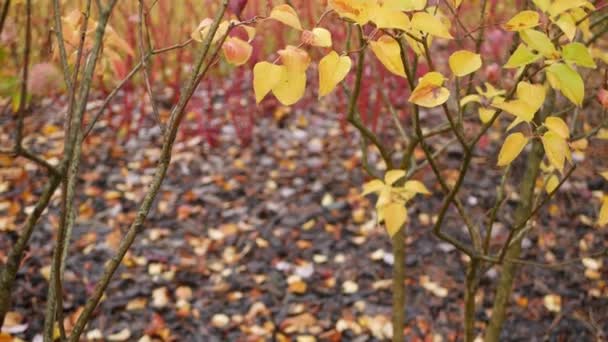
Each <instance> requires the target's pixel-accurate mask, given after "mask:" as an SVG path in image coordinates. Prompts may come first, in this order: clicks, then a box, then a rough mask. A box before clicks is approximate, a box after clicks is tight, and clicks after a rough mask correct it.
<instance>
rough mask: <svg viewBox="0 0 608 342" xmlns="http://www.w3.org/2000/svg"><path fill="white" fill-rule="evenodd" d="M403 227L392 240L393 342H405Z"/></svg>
mask: <svg viewBox="0 0 608 342" xmlns="http://www.w3.org/2000/svg"><path fill="white" fill-rule="evenodd" d="M405 230H406V228H405V226H404V227H402V228H401V229H400V230H399V231H398V232H397V233H396V234H395V235H394V236H393V238H392V243H393V255H394V256H395V262H394V263H393V342H403V329H404V327H405V240H404V235H405V234H404V232H405Z"/></svg>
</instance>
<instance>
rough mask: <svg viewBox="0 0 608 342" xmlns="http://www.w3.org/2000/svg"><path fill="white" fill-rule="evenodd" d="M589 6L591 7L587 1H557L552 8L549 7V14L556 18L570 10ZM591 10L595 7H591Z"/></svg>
mask: <svg viewBox="0 0 608 342" xmlns="http://www.w3.org/2000/svg"><path fill="white" fill-rule="evenodd" d="M588 4H589V5H591V3H589V1H587V0H555V1H554V2H553V3H552V4H551V6H549V8H548V12H549V15H551V16H552V17H555V16H558V15H560V14H562V13H563V12H566V11H568V10H570V9H573V8H576V7H581V6H586V5H588ZM591 9H593V5H591Z"/></svg>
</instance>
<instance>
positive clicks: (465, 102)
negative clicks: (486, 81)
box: [460, 94, 481, 107]
mask: <svg viewBox="0 0 608 342" xmlns="http://www.w3.org/2000/svg"><path fill="white" fill-rule="evenodd" d="M472 102H475V103H481V96H479V95H476V94H471V95H467V96H465V97H463V98H462V99H460V107H464V106H466V105H468V104H469V103H472Z"/></svg>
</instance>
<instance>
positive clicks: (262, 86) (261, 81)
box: [253, 62, 285, 103]
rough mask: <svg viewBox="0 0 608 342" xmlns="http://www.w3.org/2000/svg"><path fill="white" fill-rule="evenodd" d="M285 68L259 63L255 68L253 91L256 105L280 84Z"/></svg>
mask: <svg viewBox="0 0 608 342" xmlns="http://www.w3.org/2000/svg"><path fill="white" fill-rule="evenodd" d="M284 68H285V67H284V66H281V65H276V64H272V63H268V62H259V63H257V64H256V65H255V66H254V67H253V91H254V93H255V101H256V103H260V102H261V101H262V100H263V99H264V97H265V96H266V94H268V92H270V91H271V90H272V88H273V87H274V86H275V85H276V84H277V83H279V81H280V80H281V77H282V76H283V72H284V70H283V69H284Z"/></svg>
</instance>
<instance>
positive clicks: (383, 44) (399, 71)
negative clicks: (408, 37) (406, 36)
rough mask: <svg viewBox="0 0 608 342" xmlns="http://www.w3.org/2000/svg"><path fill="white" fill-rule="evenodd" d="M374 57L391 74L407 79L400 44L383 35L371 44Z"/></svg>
mask: <svg viewBox="0 0 608 342" xmlns="http://www.w3.org/2000/svg"><path fill="white" fill-rule="evenodd" d="M369 43H370V45H371V47H372V51H373V52H374V55H376V57H377V58H378V59H379V60H380V62H381V63H382V64H383V65H384V66H385V67H386V68H387V69H388V71H390V72H391V73H393V74H395V75H397V76H401V77H406V75H405V69H404V67H403V62H402V61H401V47H400V46H399V42H397V41H396V40H395V39H393V38H391V37H390V36H388V35H383V36H381V37H380V38H378V40H377V41H370V42H369Z"/></svg>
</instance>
